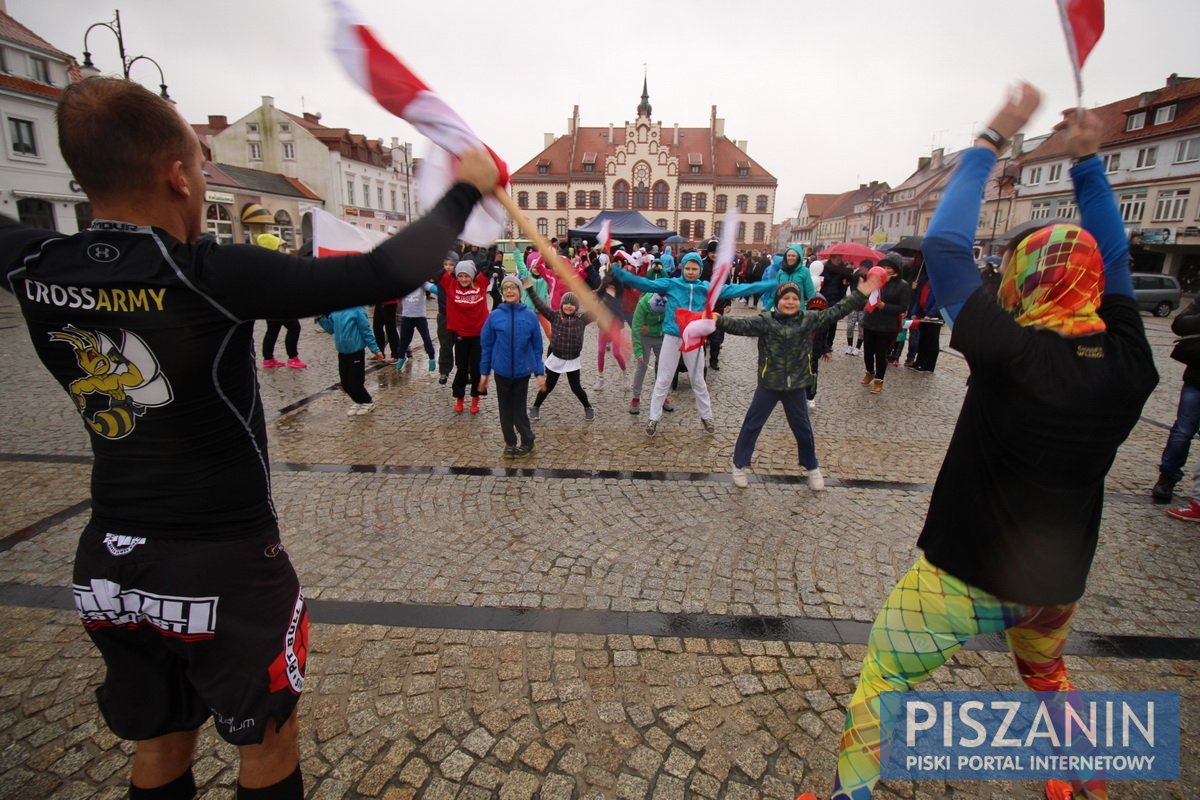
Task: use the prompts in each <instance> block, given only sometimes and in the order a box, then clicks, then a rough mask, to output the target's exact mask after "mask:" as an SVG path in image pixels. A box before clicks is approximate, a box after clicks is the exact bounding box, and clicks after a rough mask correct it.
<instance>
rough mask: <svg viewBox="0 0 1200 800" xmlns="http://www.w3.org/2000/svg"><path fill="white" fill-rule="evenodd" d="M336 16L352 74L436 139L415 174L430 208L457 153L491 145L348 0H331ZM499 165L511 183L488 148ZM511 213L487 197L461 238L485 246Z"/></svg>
mask: <svg viewBox="0 0 1200 800" xmlns="http://www.w3.org/2000/svg"><path fill="white" fill-rule="evenodd" d="M330 4H331V5H332V6H333V11H334V14H335V15H336V17H337V27H336V32H335V34H334V44H333V49H334V52H335V53H336V54H337V57H338V60H339V61H341V63H342V66H343V67H345V68H346V72H348V73H349V74H350V78H351V79H352V80H353V81H354V82H355V83H357V84H358V85H359V86H360V87H362V88H363V90H364V91H366V92H367V93H368V94H370V95H371V96H372V97H374V98H375V100H376V101H378V103H379V105H381V106H383V107H384V108H385V109H387V110H388V111H390V112H391V113H393V114H395V115H396V116H397V117H400V118H401V119H403V120H404V121H405V122H408V123H409V124H410V125H412V126H413V127H414V128H416V129H417V131H418V132H420V133H421V134H422V135H424V136H426V137H428V139H429V140H430V142H432V144H433V148H432V151H431V153H430V154H429V156H428V157H427V158H426V159H425V160H424V161H423V162H422V164H421V169H420V174H419V175H418V176H417V200H418V202H419V203H420V205H421V206H422V207H424V208H431V207H432V206H433V205H434V204H435V203H436V202H437V201H438V200H439V199H440V198H441V196H442V195H443V194H445V193H446V191H447V190H448V189H449V188H450V187H451V186H452V185H454V172H455V166H456V161H457V158H458V156H460V155H461V154H462V153H463V152H464V151H465V150H468V149H470V148H475V147H487V145H485V144H484V143H483V142H482V141H481V140H480V138H479V137H478V136H476V135H475V132H474V131H473V130H471V126H469V125H468V124H467V123H466V121H465V120H463V118H462V117H460V116H459V115H458V114H457V113H456V112H455V111H454V109H452V108H450V106H449V105H447V104H446V102H445V101H444V100H442V98H441V97H439V96H438V95H437V93H435V92H434V91H433V90H431V89H430V88H429V87H428V86H426V85H425V83H424V82H423V81H422V80H421V79H420V78H418V77H417V76H416V75H414V74H413V72H412V71H411V70H410V69H409V68H408V67H407V66H405V65H404V63H403V62H401V61H400V59H398V58H396V56H394V55H392V53H391V52H389V51H388V50H387V49H386V48H385V47H384V46H383V45H382V44H380V43H379V40H378V39H377V38H375V34H374V32H373V31H372V30H371V29H370V28H368V27H367V26H366V25H365V24H363V22H362V19H361V17H359V15H358V13H357V12H356V11H355V10H354V9H353V8H352V7H351V6H350V5H349V4H348V3H347V2H345V0H330ZM488 152H490V153H492V158H493V159H495V161H496V166H497V167H499V168H500V185H501V186H507V185H508V182H509V181H508V167H507V165H506V164H505V163H504V162H503V161H502V160H500V158H499V157H498V156H497V155H496V154H495V153H494V152H493V151H492V149H491V148H490V147H489V148H488ZM507 219H508V217H507V214H506V213H505V211H504V206H502V205H501V204H500V201H499V200H498V199H497V198H495V197H484V198H483V200H482V201H481V202H480V203H479V204H478V205H476V206H475V210H474V211H473V212H472V213H471V216H470V218H468V219H467V225H466V227H465V228H463V231H462V233H461V234H460V235H459V238H461V239H462V240H464V241H466V242H469V243H470V244H474V245H479V246H480V247H486V246H488V245H490V244H492V243H493V242H494V241H496V240H497V239H499V238H500V236H501V235H503V233H504V225H505V222H506V221H507Z"/></svg>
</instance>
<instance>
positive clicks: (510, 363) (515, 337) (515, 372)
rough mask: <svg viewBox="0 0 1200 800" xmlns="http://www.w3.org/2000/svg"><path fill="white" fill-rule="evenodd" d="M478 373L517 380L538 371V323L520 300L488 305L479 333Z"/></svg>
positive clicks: (540, 343) (539, 363)
mask: <svg viewBox="0 0 1200 800" xmlns="http://www.w3.org/2000/svg"><path fill="white" fill-rule="evenodd" d="M479 346H480V355H479V374H480V375H487V374H489V373H491V372H495V373H496V374H497V375H498V376H500V377H502V378H509V379H510V380H518V379H520V378H528V377H529V376H530V375H542V374H544V373H545V371H546V369H545V367H544V366H543V364H542V326H541V325H539V324H538V321H537V317H536V316H534V314H533V312H532V311H530V310H529V309H528V308H526V307H525V305H524V304H523V303H501V304H500V305H498V306H496V307H495V308H494V309H492V313H491V314H489V315H488V319H487V322H485V323H484V325H483V331H482V332H481V333H480V335H479Z"/></svg>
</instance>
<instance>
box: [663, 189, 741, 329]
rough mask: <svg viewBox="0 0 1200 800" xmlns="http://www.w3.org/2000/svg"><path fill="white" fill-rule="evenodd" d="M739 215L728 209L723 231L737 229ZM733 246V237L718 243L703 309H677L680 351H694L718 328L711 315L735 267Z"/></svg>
mask: <svg viewBox="0 0 1200 800" xmlns="http://www.w3.org/2000/svg"><path fill="white" fill-rule="evenodd" d="M737 218H738V214H737V210H736V209H732V208H731V209H729V211H727V212H726V213H725V221H724V222H723V223H721V229H722V230H723V231H736V230H737ZM733 249H734V241H733V237H732V236H724V237H722V238H721V243H720V244H719V245H718V246H717V262H716V263H715V264H713V273H712V280H711V281H710V282H709V284H708V294H707V295H706V296H705V299H704V312H703V313H701V312H699V311H685V310H684V309H682V308H677V309H675V321H676V323H677V324H678V325H679V331H680V333H681V338H682V339H683V345H682V346H681V347H680V348H679V351H680V352H681V353H686V352H688V351H689V350H695V349H696V348H697V347H699V346H700V345H702V344H704V341H705V337H707V336H708V335H709V334H710V333H712V332H713V331H715V330H716V329H717V321H716V320H715V319H713V317H712V310H713V307H714V306H715V305H716V303H717V298H718V297H719V296H720V294H721V289H722V288H723V287H724V286H725V282H726V280H728V279H729V273H730V271H731V270H732V269H733Z"/></svg>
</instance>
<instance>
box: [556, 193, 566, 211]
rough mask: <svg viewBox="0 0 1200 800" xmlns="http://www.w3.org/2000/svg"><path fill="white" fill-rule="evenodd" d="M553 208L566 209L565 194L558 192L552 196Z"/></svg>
mask: <svg viewBox="0 0 1200 800" xmlns="http://www.w3.org/2000/svg"><path fill="white" fill-rule="evenodd" d="M554 207H555V208H566V207H567V193H566V192H558V193H557V194H555V195H554Z"/></svg>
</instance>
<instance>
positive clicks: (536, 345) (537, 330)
mask: <svg viewBox="0 0 1200 800" xmlns="http://www.w3.org/2000/svg"><path fill="white" fill-rule="evenodd" d="M529 321H530V323H531V324H532V327H533V335H532V336H530V337H529V355H530V358H531V359H532V363H533V374H534V375H545V374H546V363H545V362H544V361H543V360H542V326H541V325H540V324H538V321H537V315H536V314H534V313H533V312H532V311H531V312H529ZM480 374H481V375H482V374H483V373H482V372H481V373H480Z"/></svg>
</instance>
